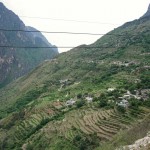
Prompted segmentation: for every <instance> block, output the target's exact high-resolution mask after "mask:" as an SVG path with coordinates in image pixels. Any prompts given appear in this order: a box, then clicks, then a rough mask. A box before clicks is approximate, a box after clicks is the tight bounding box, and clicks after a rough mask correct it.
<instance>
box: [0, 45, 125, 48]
mask: <svg viewBox="0 0 150 150" xmlns="http://www.w3.org/2000/svg"><path fill="white" fill-rule="evenodd" d="M0 48H27V49H40V48H41V49H42V48H43V49H47V48H88V49H89V48H123V47H117V46H86V45H85V46H77V47H75V46H58V47H55V46H45V47H38V46H13V45H0Z"/></svg>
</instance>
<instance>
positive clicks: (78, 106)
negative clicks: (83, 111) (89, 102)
mask: <svg viewBox="0 0 150 150" xmlns="http://www.w3.org/2000/svg"><path fill="white" fill-rule="evenodd" d="M84 104H85V101H84V100H79V101H77V102H76V106H77V108H80V107H82V106H83V105H84Z"/></svg>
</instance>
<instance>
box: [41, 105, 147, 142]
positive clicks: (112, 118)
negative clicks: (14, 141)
mask: <svg viewBox="0 0 150 150" xmlns="http://www.w3.org/2000/svg"><path fill="white" fill-rule="evenodd" d="M146 114H147V110H143V111H141V112H140V113H139V114H138V116H136V117H134V116H132V115H130V113H129V112H128V113H126V114H124V115H122V114H119V113H118V112H117V111H116V110H114V109H110V110H102V109H95V110H94V109H91V108H90V109H79V110H76V111H71V112H68V113H66V114H65V117H64V119H63V120H59V121H55V122H53V121H50V122H49V123H48V124H47V125H46V126H44V127H43V128H42V130H41V131H40V132H43V133H44V135H45V136H47V137H49V136H52V135H54V134H56V133H57V135H60V136H63V137H65V138H66V139H68V140H69V141H72V140H73V138H74V137H75V135H77V134H80V132H82V133H84V134H86V135H91V134H96V135H97V136H98V138H99V139H100V141H101V142H104V141H110V140H111V139H112V138H113V137H114V135H115V134H117V133H118V132H119V131H121V130H124V129H129V128H130V127H132V125H133V124H134V123H136V122H137V119H139V121H140V118H141V117H144V116H146Z"/></svg>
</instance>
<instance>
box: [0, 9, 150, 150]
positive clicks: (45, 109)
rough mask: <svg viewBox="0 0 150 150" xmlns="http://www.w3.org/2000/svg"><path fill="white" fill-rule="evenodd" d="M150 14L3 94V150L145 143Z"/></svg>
mask: <svg viewBox="0 0 150 150" xmlns="http://www.w3.org/2000/svg"><path fill="white" fill-rule="evenodd" d="M149 9H150V7H149V8H148V11H147V13H146V14H144V16H143V17H141V18H140V19H137V20H134V21H131V22H127V23H125V24H124V25H123V26H121V27H119V28H117V29H114V30H113V31H111V32H109V33H108V34H106V35H105V36H103V37H102V38H100V39H98V40H97V41H96V42H95V43H93V44H91V45H81V46H78V47H76V48H73V49H72V50H70V51H68V52H66V53H62V54H59V55H57V56H56V57H55V58H54V59H52V60H49V61H44V62H43V63H41V64H40V65H39V66H38V67H36V69H34V70H32V72H30V73H29V74H27V75H26V76H23V77H21V78H19V79H18V80H15V81H13V82H11V83H10V84H8V85H7V86H6V87H4V88H1V89H0V104H1V105H0V146H1V147H0V149H2V150H3V149H7V150H12V149H17V150H19V149H23V150H41V149H42V150H115V149H116V148H117V149H121V147H122V146H124V145H130V144H133V143H134V142H135V141H136V140H138V139H140V138H143V137H146V135H147V133H148V132H149V131H150V30H149V29H150V14H149ZM34 36H38V35H34ZM149 147H150V144H149V143H147V144H146V145H145V144H143V143H141V145H140V146H139V147H137V148H136V149H137V150H142V149H144V150H148V149H149Z"/></svg>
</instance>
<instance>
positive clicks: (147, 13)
mask: <svg viewBox="0 0 150 150" xmlns="http://www.w3.org/2000/svg"><path fill="white" fill-rule="evenodd" d="M149 16H150V4H149V6H148V10H147V12H146V13H145V14H144V15H143V16H142V17H141V18H144V17H149Z"/></svg>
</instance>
